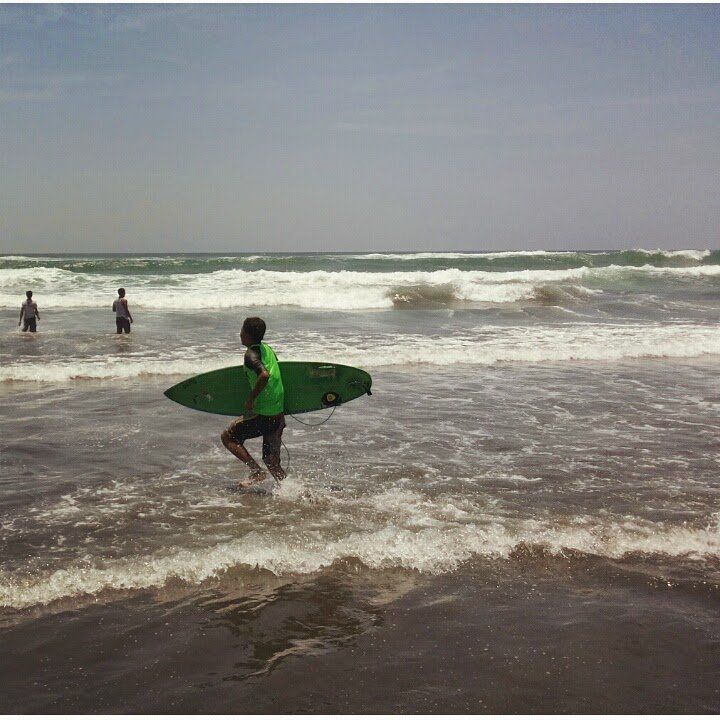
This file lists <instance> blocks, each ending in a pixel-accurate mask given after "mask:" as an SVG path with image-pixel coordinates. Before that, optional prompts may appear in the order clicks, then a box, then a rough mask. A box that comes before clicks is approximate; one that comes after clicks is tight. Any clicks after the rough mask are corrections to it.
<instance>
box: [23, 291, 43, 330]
mask: <svg viewBox="0 0 720 720" xmlns="http://www.w3.org/2000/svg"><path fill="white" fill-rule="evenodd" d="M25 297H26V300H24V301H23V304H22V305H21V307H20V320H19V321H18V327H19V326H20V325H21V324H22V326H23V327H22V331H23V332H27V331H28V330H29V331H30V332H31V333H34V332H36V331H37V321H38V320H39V319H40V313H39V312H38V307H37V303H36V302H35V301H34V300H33V299H32V290H28V291H27V292H26V293H25Z"/></svg>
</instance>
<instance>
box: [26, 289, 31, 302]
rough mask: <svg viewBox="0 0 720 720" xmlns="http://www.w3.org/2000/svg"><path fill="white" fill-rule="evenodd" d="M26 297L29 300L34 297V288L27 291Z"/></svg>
mask: <svg viewBox="0 0 720 720" xmlns="http://www.w3.org/2000/svg"><path fill="white" fill-rule="evenodd" d="M25 297H26V298H27V299H28V300H29V299H30V298H31V297H32V290H28V291H27V292H26V293H25Z"/></svg>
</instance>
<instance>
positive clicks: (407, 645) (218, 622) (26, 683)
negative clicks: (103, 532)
mask: <svg viewBox="0 0 720 720" xmlns="http://www.w3.org/2000/svg"><path fill="white" fill-rule="evenodd" d="M227 580H228V583H229V585H228V586H230V585H232V580H231V578H227ZM259 582H260V585H259V586H258V588H259V587H260V586H261V585H262V584H263V582H262V580H261V579H260V578H259ZM393 596H395V597H394V599H393ZM719 600H720V590H719V589H718V588H717V587H713V586H708V585H704V584H702V583H699V584H698V583H696V582H688V583H687V584H685V585H683V584H682V583H670V584H669V585H668V583H662V582H660V581H658V580H657V579H656V578H648V577H646V576H644V575H643V573H642V572H634V571H633V570H632V569H628V568H627V567H620V566H616V565H613V564H612V563H609V562H607V561H603V560H599V559H591V558H582V557H569V558H566V559H562V558H557V557H555V558H551V557H547V556H545V555H543V554H542V553H540V552H532V551H528V552H525V551H520V552H517V553H515V554H514V556H513V557H512V558H511V559H509V560H507V561H503V562H498V563H486V562H481V563H474V564H471V565H467V566H465V567H463V568H462V569H460V570H458V571H457V572H454V573H449V574H445V575H442V576H435V577H427V576H425V577H422V576H419V575H415V574H412V573H405V574H397V573H390V574H383V573H377V572H376V573H368V572H367V571H366V570H364V569H362V568H361V567H360V566H357V567H353V566H352V565H351V564H339V565H337V566H336V567H334V568H332V569H330V570H328V571H326V572H324V573H322V574H320V575H318V576H316V577H313V578H311V579H304V580H301V579H298V580H296V581H295V582H290V583H286V584H283V585H279V586H278V587H276V588H274V589H273V590H268V588H267V587H264V589H262V590H260V591H259V592H258V593H257V594H255V595H248V594H243V595H242V596H240V597H237V596H236V597H231V596H228V594H227V588H226V589H225V590H223V591H221V590H220V589H219V588H214V589H207V590H205V591H204V592H201V593H199V594H197V595H196V596H194V597H193V598H191V599H187V598H186V599H185V600H177V599H170V600H168V599H165V600H164V601H163V598H159V597H158V596H157V595H152V594H150V593H148V594H146V595H144V596H141V597H135V598H132V599H128V598H120V599H118V600H116V601H114V602H110V603H107V604H93V605H91V606H89V607H88V606H86V607H84V608H82V609H76V610H69V611H64V612H62V611H61V612H58V613H56V614H53V615H44V616H40V617H38V618H36V619H31V618H30V617H28V618H27V619H26V620H25V622H23V623H21V624H20V625H14V626H12V627H7V628H5V629H4V630H2V631H0V642H2V646H3V653H2V655H1V656H0V674H1V675H2V677H3V679H4V681H3V694H2V701H1V702H0V710H2V712H6V713H7V712H22V713H34V712H59V713H67V712H79V713H84V712H111V713H116V712H117V713H120V712H129V713H136V712H155V713H162V712H188V713H194V712H213V713H230V712H233V713H294V712H328V713H330V712H344V713H357V712H370V713H372V712H405V713H417V712H428V713H434V712H458V713H460V712H466V713H485V712H505V713H515V712H572V713H587V712H593V713H610V712H612V713H617V712H623V713H647V712H658V713H659V712H664V713H674V712H695V713H707V712H718V711H720V664H719V663H718V658H719V657H720V612H718V610H719V609H720V602H718V601H719Z"/></svg>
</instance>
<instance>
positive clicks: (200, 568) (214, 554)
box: [0, 516, 720, 609]
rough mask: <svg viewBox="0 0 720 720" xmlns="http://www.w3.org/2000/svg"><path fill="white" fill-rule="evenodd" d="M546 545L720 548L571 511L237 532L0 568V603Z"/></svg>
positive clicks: (434, 564) (445, 562) (614, 549)
mask: <svg viewBox="0 0 720 720" xmlns="http://www.w3.org/2000/svg"><path fill="white" fill-rule="evenodd" d="M528 545H530V546H540V547H541V548H542V549H543V550H544V551H545V552H548V553H552V554H559V555H562V554H563V553H565V552H567V551H573V552H580V553H584V554H588V555H594V556H601V557H607V558H612V559H617V560H622V559H623V558H624V557H626V556H629V555H633V556H636V555H637V554H642V555H645V556H649V557H653V556H667V557H674V558H678V557H681V558H687V559H689V560H701V561H702V560H707V559H712V560H717V559H718V557H719V556H720V527H719V525H718V516H715V518H714V522H713V523H712V524H710V525H709V526H708V527H707V528H704V529H690V528H685V527H680V528H679V527H668V526H666V525H664V524H662V523H658V524H646V525H641V526H639V525H637V524H636V523H621V522H617V523H605V524H599V523H592V524H588V523H587V520H586V519H585V520H583V519H578V520H577V521H576V522H570V523H567V524H565V525H547V524H543V523H542V522H540V521H530V520H526V521H518V522H517V523H512V522H511V521H507V520H504V521H502V522H499V521H494V522H490V523H487V524H479V523H469V524H459V523H453V524H450V525H448V524H447V523H445V524H443V526H441V527H424V528H420V529H417V528H408V527H401V526H396V525H389V526H385V527H382V528H380V529H376V530H372V531H356V532H350V533H348V534H346V535H345V536H343V537H340V538H338V539H334V540H329V539H328V538H326V537H313V536H308V535H306V534H302V533H301V534H297V535H293V533H292V532H286V533H284V535H283V537H280V536H278V535H277V534H274V535H273V534H265V533H263V532H260V531H253V532H250V533H249V534H247V535H245V536H244V537H242V538H240V539H238V540H234V541H230V542H224V543H219V544H216V545H214V546H212V547H209V548H204V549H195V550H189V549H181V550H177V551H175V552H172V553H168V554H165V555H150V556H141V557H132V558H124V559H121V560H113V561H105V562H102V561H99V560H98V561H95V564H90V565H88V564H82V565H74V566H70V567H67V568H62V569H58V570H55V571H54V572H50V573H48V574H46V575H40V576H37V575H35V576H32V575H31V576H26V575H25V576H23V575H17V574H4V575H0V606H4V607H11V608H17V609H20V608H26V607H30V606H33V605H44V604H48V603H51V602H53V601H56V600H60V599H62V598H68V597H80V596H84V595H95V594H98V593H100V592H102V591H107V590H139V589H144V588H151V587H162V586H163V585H165V584H167V583H168V582H170V581H172V580H176V581H182V582H185V583H188V584H199V583H202V582H203V581H205V580H208V579H210V578H213V577H215V576H218V575H220V574H221V573H223V572H225V571H227V570H230V569H233V568H247V569H262V570H266V571H269V572H271V573H274V574H275V575H286V574H307V573H313V572H317V571H319V570H322V569H323V568H327V567H329V566H330V565H332V564H333V563H335V562H337V561H340V560H343V559H350V558H354V559H357V560H359V561H361V562H362V563H363V564H364V565H366V566H367V567H369V568H404V569H410V570H416V571H419V572H421V573H430V574H438V573H443V572H448V571H451V570H453V569H455V568H456V567H457V566H458V565H459V564H461V563H463V562H465V561H467V560H469V559H471V558H472V557H473V556H483V557H493V558H508V557H510V555H511V554H512V553H513V552H514V551H516V550H517V549H518V548H520V547H524V546H528Z"/></svg>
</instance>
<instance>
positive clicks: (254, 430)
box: [220, 317, 285, 488]
mask: <svg viewBox="0 0 720 720" xmlns="http://www.w3.org/2000/svg"><path fill="white" fill-rule="evenodd" d="M265 329H266V326H265V321H264V320H263V319H262V318H259V317H249V318H246V319H245V322H244V323H243V326H242V329H241V330H240V341H241V342H242V344H243V345H245V347H246V348H247V350H246V351H245V360H244V363H243V369H244V371H245V376H246V378H247V380H248V382H249V383H250V387H251V388H252V390H251V391H250V395H249V396H248V399H247V402H246V403H245V414H244V415H243V416H242V417H241V418H238V419H237V420H236V421H235V422H234V423H232V425H230V427H229V428H228V429H227V430H225V431H223V433H222V435H221V436H220V439H221V440H222V443H223V445H224V446H225V447H226V448H227V449H228V450H229V451H230V452H231V453H232V454H233V455H234V456H235V457H236V458H238V460H242V462H244V463H245V464H246V465H247V466H248V467H249V468H250V477H249V478H248V480H247V481H246V482H242V481H241V482H239V483H238V487H241V488H246V487H250V486H251V485H253V484H255V483H257V482H259V481H261V480H263V479H264V478H265V471H264V470H263V469H262V468H261V467H260V465H258V463H257V462H256V461H255V460H254V458H253V457H252V455H250V453H249V452H248V451H247V450H246V449H245V445H244V443H245V441H246V440H249V439H251V438H256V437H260V436H262V439H263V444H262V458H263V462H264V463H265V465H266V466H267V469H268V470H269V471H270V474H271V475H272V476H273V477H274V478H275V480H278V481H280V480H282V479H283V478H284V477H285V471H284V470H283V469H282V467H281V466H280V447H281V445H282V434H283V430H284V429H285V415H284V414H283V410H284V405H285V390H284V388H283V382H282V377H281V375H280V366H279V365H278V360H277V356H276V355H275V352H274V351H273V349H272V348H271V347H270V346H269V345H267V344H266V343H264V342H263V341H262V340H263V338H264V337H265Z"/></svg>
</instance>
